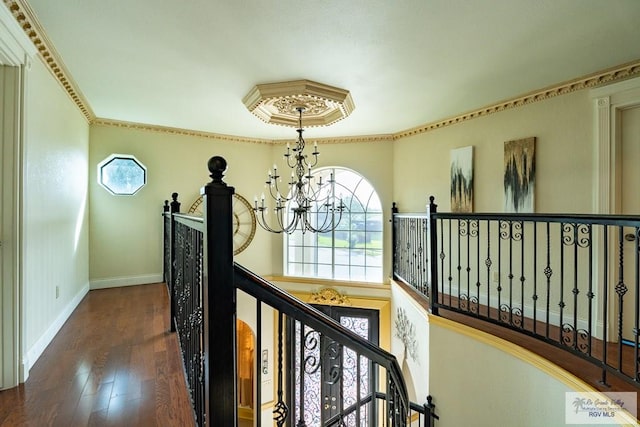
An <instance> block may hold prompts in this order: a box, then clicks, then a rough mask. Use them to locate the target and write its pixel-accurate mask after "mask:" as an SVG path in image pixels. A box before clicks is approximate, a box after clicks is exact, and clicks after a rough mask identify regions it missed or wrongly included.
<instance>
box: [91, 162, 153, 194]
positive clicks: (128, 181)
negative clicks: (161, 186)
mask: <svg viewBox="0 0 640 427" xmlns="http://www.w3.org/2000/svg"><path fill="white" fill-rule="evenodd" d="M98 183H99V184H100V185H102V186H103V187H104V188H106V189H107V191H109V192H110V193H111V194H115V195H124V196H131V195H133V194H136V193H137V192H138V190H140V189H141V188H142V187H144V185H145V184H146V183H147V168H146V167H145V165H143V164H142V163H140V161H139V160H138V159H136V158H135V157H134V156H132V155H129V154H112V155H110V156H109V157H107V158H106V159H104V160H103V161H101V162H100V163H99V164H98Z"/></svg>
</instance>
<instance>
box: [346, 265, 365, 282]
mask: <svg viewBox="0 0 640 427" xmlns="http://www.w3.org/2000/svg"><path fill="white" fill-rule="evenodd" d="M350 273H351V274H350V277H349V278H350V279H351V280H355V281H358V282H364V281H365V280H367V275H366V272H365V268H364V267H358V266H353V265H352V266H351V271H350Z"/></svg>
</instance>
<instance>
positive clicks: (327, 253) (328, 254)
mask: <svg viewBox="0 0 640 427" xmlns="http://www.w3.org/2000/svg"><path fill="white" fill-rule="evenodd" d="M332 253H333V251H332V250H331V249H330V248H321V249H318V263H322V264H331V261H332Z"/></svg>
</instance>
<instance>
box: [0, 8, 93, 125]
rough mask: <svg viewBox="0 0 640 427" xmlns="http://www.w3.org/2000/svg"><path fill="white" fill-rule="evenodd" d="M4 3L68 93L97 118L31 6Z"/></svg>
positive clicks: (88, 119) (77, 104) (83, 109)
mask: <svg viewBox="0 0 640 427" xmlns="http://www.w3.org/2000/svg"><path fill="white" fill-rule="evenodd" d="M4 4H5V5H6V6H7V8H8V9H9V11H10V12H11V14H12V15H13V17H14V18H15V20H16V21H17V22H18V24H19V25H20V27H22V30H23V31H24V32H25V34H26V35H27V37H29V39H30V40H31V42H32V43H33V44H34V46H35V47H36V49H37V51H38V54H39V55H40V58H41V59H42V61H43V62H44V63H45V65H46V66H47V69H48V70H49V71H50V72H51V73H52V74H53V76H54V77H55V78H56V79H57V80H58V82H59V83H60V84H61V85H62V87H63V88H64V89H65V90H66V92H67V94H68V95H69V96H70V97H71V99H72V100H73V102H74V103H75V104H76V106H77V107H78V108H79V109H80V111H81V112H82V114H83V115H84V116H85V118H86V119H87V121H88V122H89V123H90V122H91V121H92V120H93V119H94V118H95V115H94V114H93V111H92V110H91V107H90V106H89V103H88V102H87V100H86V98H85V97H84V95H83V94H82V92H80V90H79V89H78V84H77V83H76V82H75V81H74V80H73V78H72V77H71V73H69V70H67V68H66V67H65V65H64V63H63V62H62V59H61V58H60V55H59V54H58V52H57V51H56V50H55V48H54V47H53V43H52V42H51V40H49V38H48V37H47V35H46V33H45V31H44V29H43V28H42V26H41V25H40V23H39V22H38V20H37V19H36V16H35V13H34V12H33V10H32V9H31V6H29V5H28V4H27V3H26V2H25V1H23V0H4Z"/></svg>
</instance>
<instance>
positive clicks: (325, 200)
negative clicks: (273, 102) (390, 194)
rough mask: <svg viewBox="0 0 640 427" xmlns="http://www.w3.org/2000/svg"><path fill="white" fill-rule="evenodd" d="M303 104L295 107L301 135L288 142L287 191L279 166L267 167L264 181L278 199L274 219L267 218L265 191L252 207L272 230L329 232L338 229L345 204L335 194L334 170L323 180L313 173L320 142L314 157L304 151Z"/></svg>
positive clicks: (259, 219)
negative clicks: (288, 169)
mask: <svg viewBox="0 0 640 427" xmlns="http://www.w3.org/2000/svg"><path fill="white" fill-rule="evenodd" d="M304 110H305V109H304V107H301V106H298V107H296V111H298V114H299V119H298V129H297V130H296V132H298V139H297V141H296V142H295V147H293V148H291V146H290V144H289V143H287V151H286V153H285V154H284V158H285V159H286V161H287V165H288V166H289V167H290V168H291V169H292V171H291V178H290V181H289V182H288V184H287V187H286V188H283V190H285V191H281V188H280V187H281V186H282V179H281V176H280V175H278V168H277V166H276V165H275V164H274V165H273V169H272V170H269V171H268V180H267V181H266V182H265V184H266V187H267V188H268V192H269V195H270V196H271V199H273V201H274V202H275V206H274V207H273V214H274V215H273V218H274V219H273V220H271V221H268V219H267V217H268V213H269V210H270V209H269V207H268V206H267V205H266V204H265V195H264V193H262V196H261V198H260V202H259V203H258V197H257V196H256V197H255V198H254V207H253V210H254V211H255V213H256V219H257V222H258V224H259V225H260V227H262V228H264V229H265V230H267V231H269V232H271V233H287V234H291V233H293V232H294V231H296V230H299V231H302V232H303V233H305V232H307V231H310V232H312V233H326V232H329V231H333V230H335V229H336V227H337V226H338V224H339V223H340V219H341V218H342V212H343V211H344V210H345V205H344V204H343V203H342V198H341V197H338V198H336V194H335V177H334V176H333V172H331V173H330V174H329V177H328V179H326V180H325V181H323V180H322V176H319V178H318V179H317V181H316V177H314V176H313V175H312V174H311V171H312V168H314V167H315V166H316V165H317V164H318V155H319V154H320V153H319V152H318V143H314V145H313V152H312V153H311V156H312V158H311V159H309V158H308V156H307V155H306V154H304V146H305V141H304V138H303V137H302V132H303V129H302V113H303V112H304Z"/></svg>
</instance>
